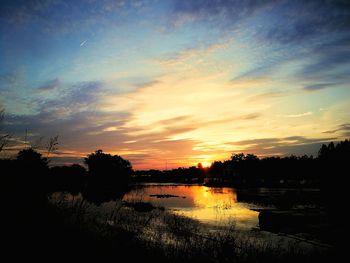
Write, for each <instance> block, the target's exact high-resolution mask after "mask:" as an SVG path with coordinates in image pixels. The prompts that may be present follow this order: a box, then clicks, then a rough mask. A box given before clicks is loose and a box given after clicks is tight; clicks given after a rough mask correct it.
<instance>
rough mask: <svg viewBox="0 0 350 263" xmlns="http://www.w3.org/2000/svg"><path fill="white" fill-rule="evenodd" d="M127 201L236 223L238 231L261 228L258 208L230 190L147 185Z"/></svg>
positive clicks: (214, 222) (210, 220) (208, 220)
mask: <svg viewBox="0 0 350 263" xmlns="http://www.w3.org/2000/svg"><path fill="white" fill-rule="evenodd" d="M123 200H124V201H143V202H150V203H152V204H153V205H155V206H161V207H164V208H167V209H169V210H170V211H172V212H174V213H176V214H180V215H184V216H187V217H190V218H193V219H196V220H199V221H200V222H202V223H205V224H210V225H215V226H220V225H222V226H225V225H227V223H229V222H230V221H231V222H235V226H236V228H238V229H242V230H243V229H253V228H256V227H258V225H259V220H258V215H259V212H256V211H254V210H252V209H260V208H262V207H258V206H257V205H254V204H251V203H245V202H238V201H237V191H236V190H235V189H234V188H229V187H220V188H219V187H206V186H203V185H173V184H143V185H139V186H135V188H134V189H133V190H131V191H130V192H129V193H127V194H126V195H125V196H124V198H123Z"/></svg>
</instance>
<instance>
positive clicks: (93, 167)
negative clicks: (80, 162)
mask: <svg viewBox="0 0 350 263" xmlns="http://www.w3.org/2000/svg"><path fill="white" fill-rule="evenodd" d="M85 164H86V165H87V166H88V171H89V179H88V187H87V191H85V197H86V198H87V199H90V201H94V202H103V201H107V200H110V199H114V198H117V197H120V195H122V194H124V192H125V190H126V189H127V187H128V184H129V181H130V178H131V174H132V172H133V170H132V166H131V163H130V162H129V161H128V160H125V159H123V158H122V157H121V156H119V155H111V154H107V153H104V152H103V151H102V150H97V151H95V152H94V153H91V154H89V155H88V156H87V158H85Z"/></svg>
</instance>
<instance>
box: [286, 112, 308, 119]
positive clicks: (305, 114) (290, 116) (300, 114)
mask: <svg viewBox="0 0 350 263" xmlns="http://www.w3.org/2000/svg"><path fill="white" fill-rule="evenodd" d="M312 114H313V113H312V111H308V112H303V113H297V114H286V115H280V116H281V117H286V118H300V117H305V116H310V115H312Z"/></svg>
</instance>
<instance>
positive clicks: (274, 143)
mask: <svg viewBox="0 0 350 263" xmlns="http://www.w3.org/2000/svg"><path fill="white" fill-rule="evenodd" d="M332 140H336V138H334V137H325V138H307V137H303V136H289V137H282V138H261V139H252V140H241V141H236V142H231V143H230V144H231V145H232V146H234V147H235V148H236V149H237V150H236V151H235V152H244V153H253V154H257V155H261V156H268V155H290V154H295V155H304V154H307V155H317V153H318V150H319V148H320V147H321V145H322V144H323V143H326V142H330V141H332Z"/></svg>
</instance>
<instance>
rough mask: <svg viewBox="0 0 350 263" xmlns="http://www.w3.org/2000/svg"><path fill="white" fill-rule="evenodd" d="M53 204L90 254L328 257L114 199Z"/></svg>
mask: <svg viewBox="0 0 350 263" xmlns="http://www.w3.org/2000/svg"><path fill="white" fill-rule="evenodd" d="M50 201H51V204H52V205H53V207H54V210H55V212H54V213H55V214H56V215H57V218H60V219H61V220H63V221H64V225H65V226H67V227H69V229H74V231H77V232H78V234H77V236H79V235H81V236H84V238H83V239H84V240H83V242H88V243H92V244H94V245H93V247H91V246H89V248H90V249H91V251H89V252H92V251H94V252H96V253H100V254H101V255H104V256H107V255H110V256H113V255H114V256H116V257H119V256H121V255H123V256H124V257H126V258H128V259H129V261H139V260H146V259H147V260H151V261H153V262H234V261H235V262H268V261H273V262H295V261H298V262H309V261H310V260H315V259H317V258H320V257H323V259H324V257H325V256H327V255H328V251H321V250H316V249H315V250H304V249H303V248H302V247H300V246H298V245H297V244H292V243H289V244H288V245H286V244H282V243H280V242H273V241H267V239H264V238H261V235H259V234H256V235H254V234H252V233H251V234H249V235H247V234H246V233H242V232H240V231H238V230H236V229H235V224H234V222H232V223H230V224H228V225H227V227H225V228H220V229H210V228H208V227H207V226H205V225H203V224H201V223H199V222H198V221H196V220H193V219H190V218H187V217H185V216H181V215H174V214H172V213H170V212H169V211H167V210H165V209H163V208H159V207H154V206H153V205H151V204H148V203H144V202H134V203H130V202H122V201H116V202H109V203H104V204H102V205H100V206H96V205H93V204H90V203H87V202H86V201H85V200H83V199H82V198H80V197H74V198H67V197H66V196H64V195H62V196H55V197H54V198H52V199H51V200H50ZM81 240H82V239H81V238H78V239H77V240H76V242H81ZM87 240H88V241H87ZM84 246H85V245H84Z"/></svg>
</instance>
